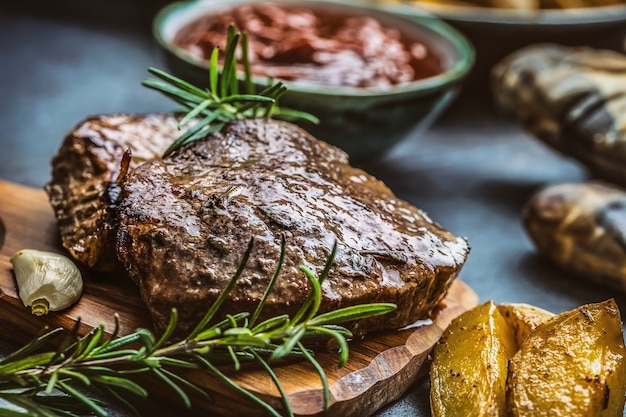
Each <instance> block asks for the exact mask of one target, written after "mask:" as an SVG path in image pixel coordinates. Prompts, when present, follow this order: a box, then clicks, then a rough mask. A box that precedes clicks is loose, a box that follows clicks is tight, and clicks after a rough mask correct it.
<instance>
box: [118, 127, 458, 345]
mask: <svg viewBox="0 0 626 417" xmlns="http://www.w3.org/2000/svg"><path fill="white" fill-rule="evenodd" d="M122 186H123V191H122V199H121V202H120V204H119V205H118V207H117V211H116V221H117V222H118V229H117V253H118V256H119V259H120V260H121V261H122V262H123V264H124V266H125V267H126V269H127V271H128V272H129V275H130V276H131V278H132V279H133V280H134V281H136V283H137V284H138V285H139V287H140V291H141V295H142V298H143V300H144V302H145V303H146V305H147V306H148V309H149V310H150V312H151V314H152V317H153V319H154V321H155V325H156V327H157V330H163V329H164V328H165V326H166V324H167V320H168V316H169V312H170V309H171V308H172V307H176V308H177V309H178V311H179V317H180V321H179V329H178V330H179V331H180V332H181V334H184V333H186V332H187V331H189V330H190V329H191V328H192V327H193V326H194V325H195V324H196V323H197V322H198V320H199V319H200V318H201V317H202V316H203V314H204V313H205V312H206V311H207V309H208V307H209V305H210V304H211V303H212V302H213V301H215V299H216V298H217V296H218V294H219V293H220V291H222V290H223V289H224V287H225V285H226V284H227V282H228V281H229V280H230V279H231V277H232V275H233V273H234V272H235V270H236V269H237V266H238V264H239V262H240V260H241V257H242V255H243V253H244V251H245V248H246V246H247V244H248V241H249V239H250V238H251V237H254V238H255V244H254V249H253V251H252V255H251V257H250V261H249V262H248V265H247V268H246V269H245V271H244V273H243V275H242V276H241V278H240V279H239V281H238V283H237V285H236V287H235V289H234V290H233V292H232V293H231V294H230V297H229V298H228V301H227V302H226V304H225V306H224V309H223V312H224V313H235V312H239V311H252V309H253V308H254V307H255V306H256V304H257V303H258V301H259V300H260V298H261V296H262V294H263V292H264V290H265V288H266V287H267V285H268V283H269V280H270V278H271V276H272V274H273V273H274V270H275V268H276V265H277V261H278V259H279V253H280V245H281V236H283V235H284V236H285V238H286V242H287V253H286V257H285V262H284V266H283V269H282V272H281V275H280V277H279V278H278V280H277V283H276V286H275V288H274V290H273V292H272V294H271V296H270V297H269V299H268V302H267V304H266V308H265V310H264V312H263V313H264V315H266V316H268V315H277V314H284V313H289V314H291V313H294V312H295V311H296V310H297V309H298V307H299V306H300V305H301V304H302V302H303V301H304V300H305V298H306V296H307V294H308V293H309V289H310V287H309V283H308V281H307V279H306V277H305V276H304V274H303V273H302V272H301V271H299V270H298V266H299V265H305V266H307V267H308V268H310V269H311V270H313V271H314V272H316V273H318V274H319V273H320V272H321V271H322V269H323V267H324V264H325V262H326V259H327V257H328V256H329V254H330V250H331V248H332V246H333V244H334V242H335V241H336V242H337V243H338V251H337V256H336V258H335V262H334V264H333V267H332V269H331V271H330V274H329V276H328V278H327V279H326V280H325V281H324V283H323V285H322V290H323V302H322V308H321V311H329V310H333V309H336V308H340V307H346V306H349V305H355V304H361V303H369V302H391V303H396V304H397V306H398V309H397V310H396V311H395V312H394V313H391V314H389V315H386V316H384V317H380V318H372V319H368V320H365V321H362V322H360V323H357V324H356V326H355V327H353V329H352V330H354V331H355V332H356V333H358V334H360V333H363V332H366V331H373V330H379V329H390V328H398V327H401V326H404V325H407V324H410V323H412V322H414V321H416V320H418V319H423V318H426V317H428V316H429V315H430V314H431V312H432V311H433V309H435V308H436V306H437V304H438V303H439V301H440V300H441V299H442V297H443V296H444V295H445V293H446V291H447V289H448V288H449V286H450V284H451V282H452V280H453V279H454V278H455V277H456V276H457V274H458V273H459V271H460V269H461V267H462V265H463V263H464V262H465V259H466V256H467V254H468V251H469V247H468V244H467V242H466V241H465V240H464V239H461V238H458V237H455V236H454V235H453V234H451V233H450V232H448V231H446V230H444V229H443V228H441V227H440V226H439V225H438V224H436V223H434V222H433V221H431V220H430V219H429V218H428V216H427V215H426V214H425V213H423V212H422V211H420V210H418V209H417V208H415V207H413V206H412V205H410V204H408V203H406V202H404V201H402V200H399V199H398V198H396V197H395V196H394V194H393V193H392V192H391V191H390V190H389V188H387V187H386V186H385V185H384V184H383V183H382V182H380V181H378V180H376V179H375V178H373V177H372V176H370V175H368V174H367V173H365V172H363V171H362V170H359V169H356V168H353V167H351V166H350V165H349V164H348V158H347V155H346V154H345V153H344V152H342V151H340V150H339V149H336V148H334V147H332V146H330V145H327V144H326V143H324V142H321V141H319V140H317V139H315V138H313V137H312V136H310V135H309V134H308V133H306V132H305V131H303V130H302V129H300V128H298V127H296V126H294V125H292V124H289V123H285V122H279V121H276V120H269V119H255V120H242V121H237V122H232V123H230V124H228V125H227V126H226V127H225V128H224V129H223V130H222V131H221V132H219V133H214V134H211V135H210V136H209V137H208V138H207V139H206V140H202V141H199V142H195V143H192V144H190V145H188V146H186V147H184V148H182V149H181V150H179V151H177V152H176V153H175V154H173V155H172V156H170V157H168V158H165V159H159V160H154V161H150V162H146V163H144V164H142V165H140V166H137V167H136V168H135V169H133V170H131V171H130V172H129V174H128V175H127V176H126V178H125V179H124V181H123V185H122Z"/></svg>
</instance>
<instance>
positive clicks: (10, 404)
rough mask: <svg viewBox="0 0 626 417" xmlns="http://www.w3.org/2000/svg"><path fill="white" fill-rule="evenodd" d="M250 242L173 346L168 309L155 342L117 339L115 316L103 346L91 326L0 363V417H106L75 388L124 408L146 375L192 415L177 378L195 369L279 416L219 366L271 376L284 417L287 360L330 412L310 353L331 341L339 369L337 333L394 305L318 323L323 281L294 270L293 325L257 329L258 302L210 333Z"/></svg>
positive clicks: (145, 336) (337, 313) (345, 333)
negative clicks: (303, 369) (303, 283)
mask: <svg viewBox="0 0 626 417" xmlns="http://www.w3.org/2000/svg"><path fill="white" fill-rule="evenodd" d="M252 247H253V240H252V239H251V240H250V244H249V245H248V248H247V250H246V252H245V254H244V256H243V259H242V260H241V262H240V265H239V267H238V269H237V271H236V272H235V273H234V275H233V276H232V278H231V280H230V283H229V285H228V286H227V287H226V288H225V289H224V291H223V292H222V293H221V295H220V296H219V297H218V299H217V300H216V301H215V303H214V304H213V305H212V306H211V307H210V308H209V309H208V311H207V313H206V315H205V316H204V318H203V319H202V320H201V321H200V322H199V323H198V325H197V326H196V328H194V330H192V331H191V332H190V333H189V335H188V336H187V337H186V338H184V339H182V340H177V341H172V340H170V336H171V335H172V333H173V331H174V329H175V327H176V323H177V319H178V314H177V310H176V309H173V310H172V312H171V315H170V320H169V323H168V326H167V328H166V330H165V331H164V333H163V334H162V335H161V337H159V338H158V339H157V338H156V337H155V335H154V334H153V333H152V332H150V331H148V330H146V329H138V330H137V331H135V332H133V333H131V334H128V335H124V336H120V335H118V331H119V325H118V318H117V316H116V328H115V329H114V331H113V335H112V336H111V337H107V336H106V333H105V329H104V326H102V325H100V326H98V327H96V328H94V329H93V330H91V331H90V332H89V333H88V334H86V335H84V336H82V337H78V335H77V329H78V325H77V326H76V327H75V328H74V330H73V331H72V332H70V334H69V335H66V336H65V338H64V339H63V341H62V343H60V344H59V347H58V348H57V349H56V350H45V348H46V347H47V346H50V342H51V341H52V339H54V338H56V337H57V336H58V335H59V334H60V333H62V332H63V330H62V329H55V330H52V331H50V332H47V333H45V334H42V335H40V336H38V337H36V338H34V339H33V340H32V341H31V342H30V343H28V344H26V345H25V346H23V347H22V348H20V349H19V350H17V351H15V352H14V353H12V354H10V355H9V356H7V357H5V358H4V359H2V360H0V415H7V416H24V415H29V416H33V415H34V416H70V415H77V414H81V413H85V412H89V413H92V414H95V415H98V416H106V415H108V413H107V410H106V404H104V403H102V402H100V401H98V400H95V399H94V398H92V397H91V396H90V395H87V394H84V391H83V390H82V389H81V388H86V389H87V390H99V391H102V392H105V393H108V394H110V395H112V396H114V397H115V398H118V399H119V400H120V401H122V402H123V403H124V404H126V405H128V406H129V407H133V402H134V400H135V399H141V398H147V397H148V395H149V391H148V389H147V388H146V387H144V386H143V385H141V383H140V382H139V381H138V380H137V378H136V376H137V375H140V374H148V375H152V376H153V377H155V378H157V379H160V380H161V381H163V382H164V383H165V384H166V385H167V386H169V387H170V388H171V389H172V391H173V392H174V393H176V394H177V395H178V396H179V397H180V398H181V399H182V401H183V403H184V404H185V406H186V407H188V408H190V407H191V406H192V402H191V399H190V397H189V392H190V391H193V392H197V393H200V394H201V395H203V396H204V397H205V398H206V399H207V400H211V399H210V394H209V393H207V392H205V391H204V390H202V388H200V387H198V386H196V385H194V384H193V383H192V382H190V381H188V380H187V379H185V377H184V376H183V375H184V374H182V375H181V373H179V371H181V370H187V369H204V370H206V371H207V372H212V373H213V374H214V375H216V376H217V377H218V378H219V379H221V380H222V381H223V382H224V383H225V384H227V385H229V386H231V387H233V388H235V389H236V390H237V391H239V392H240V393H241V394H242V395H244V396H246V397H247V398H249V399H251V400H252V401H254V402H255V403H256V404H257V405H258V406H260V407H261V408H263V409H264V410H266V411H267V413H268V414H269V415H273V416H277V417H278V416H280V415H281V414H280V412H279V411H278V410H276V409H274V408H273V407H272V406H271V405H270V404H268V403H267V402H265V401H264V400H262V399H261V398H259V397H258V396H256V395H255V394H254V393H253V392H250V391H248V390H246V389H245V388H243V387H240V386H238V385H237V384H236V383H235V382H234V381H233V380H232V379H230V378H229V377H228V376H227V375H226V373H225V372H224V371H223V369H220V365H228V364H230V365H231V366H233V367H234V369H235V370H239V369H240V368H242V367H243V366H244V363H246V362H250V361H252V362H256V363H259V364H261V366H262V368H263V369H265V370H266V371H267V372H268V374H269V375H270V377H271V379H272V381H273V382H274V384H275V385H276V387H277V389H278V391H279V393H280V394H281V396H282V399H283V408H284V413H285V414H286V415H289V416H293V412H292V411H291V408H290V407H289V401H288V399H287V397H286V394H285V392H284V390H283V389H282V387H281V385H280V381H279V379H278V377H277V376H276V374H274V372H273V370H272V368H271V364H272V363H275V362H276V361H279V360H282V359H285V358H288V357H294V358H300V359H303V360H307V361H309V362H310V363H311V364H312V366H314V368H315V369H316V370H317V372H318V374H319V376H320V379H321V381H322V386H323V391H324V401H325V405H326V407H328V405H329V400H330V394H329V387H328V381H327V379H326V375H325V373H324V370H323V369H322V367H321V366H320V364H319V363H317V361H316V360H315V356H314V351H313V350H312V349H311V348H310V346H312V345H311V343H316V342H319V341H324V340H329V339H334V340H335V341H336V342H337V344H338V346H339V347H340V354H339V355H340V357H339V366H342V365H343V364H344V363H345V362H346V360H347V358H348V352H349V347H348V342H347V340H348V339H349V338H350V337H351V333H350V331H349V330H348V329H347V328H346V327H343V326H341V324H342V323H347V322H352V321H354V320H360V319H363V318H367V317H372V316H376V315H381V314H386V313H388V312H390V311H393V310H394V309H395V305H393V304H364V305H357V306H352V307H347V308H343V309H338V310H333V311H331V312H327V313H323V314H319V307H320V302H319V301H320V299H321V281H322V277H317V276H315V274H313V273H312V272H311V271H310V270H309V269H307V268H305V267H301V268H300V269H301V271H302V272H303V273H304V274H305V276H306V277H307V279H308V280H309V282H310V283H311V288H312V289H311V293H310V296H309V298H308V300H310V301H308V302H306V303H303V305H302V306H301V308H300V310H299V311H298V312H297V313H296V314H295V315H294V316H293V317H289V316H287V315H280V316H276V317H271V318H268V319H266V320H264V321H262V322H259V323H257V321H258V317H259V314H260V311H261V309H262V308H263V305H264V304H265V300H266V298H265V297H263V299H262V301H261V302H260V305H259V306H258V308H257V309H256V311H255V312H254V313H253V314H250V313H248V312H244V313H239V314H236V315H229V316H227V318H226V319H224V320H223V321H220V322H218V323H213V321H214V320H213V319H214V317H215V315H216V313H217V312H218V311H219V308H220V307H221V305H222V303H223V302H224V300H225V299H226V297H227V295H228V292H229V291H230V290H231V289H232V287H233V286H234V284H235V283H236V282H237V280H238V278H239V277H240V275H241V274H242V272H243V270H244V268H245V266H246V263H247V261H248V258H249V256H250V252H251V250H252ZM335 251H336V245H335V247H333V250H332V251H331V255H330V257H329V258H328V260H327V262H326V266H325V268H324V272H323V275H325V274H326V273H327V271H328V270H329V268H330V265H331V264H332V262H333V259H334V254H335ZM284 252H285V242H284V240H283V242H282V247H281V256H280V260H279V262H278V266H277V269H276V272H275V274H274V276H273V277H272V280H271V282H270V288H268V291H269V290H271V285H273V284H274V282H275V281H276V279H277V278H276V277H277V276H278V274H279V272H280V269H281V266H282V263H283V259H284Z"/></svg>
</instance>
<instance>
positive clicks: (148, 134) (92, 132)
mask: <svg viewBox="0 0 626 417" xmlns="http://www.w3.org/2000/svg"><path fill="white" fill-rule="evenodd" d="M177 123H178V122H177V119H176V118H175V117H174V116H172V115H168V114H162V115H148V116H132V115H123V114H119V115H105V116H96V117H92V118H89V119H87V120H85V121H83V122H81V123H79V124H78V125H77V126H76V127H75V128H74V129H73V130H72V131H71V132H70V133H69V134H68V135H67V136H66V137H65V140H64V141H63V143H62V145H61V148H60V149H59V152H58V153H57V155H56V156H55V157H54V158H53V160H52V179H51V181H50V182H49V183H48V184H46V186H45V190H46V192H47V193H48V195H49V198H50V203H51V204H52V207H53V209H54V212H55V215H56V217H57V219H58V224H59V230H60V233H61V239H62V241H63V245H64V246H65V248H66V249H67V250H68V251H69V252H70V254H71V255H72V256H73V257H74V259H76V260H77V261H79V262H81V263H83V264H85V265H87V266H89V267H91V268H93V269H96V270H103V271H110V270H114V269H116V267H117V266H119V262H118V261H117V258H116V256H115V249H114V240H113V237H114V236H113V235H114V234H113V233H112V230H113V229H114V228H115V226H114V225H115V221H114V219H113V218H112V211H111V203H110V201H109V198H108V196H107V188H108V186H109V184H110V183H111V182H112V181H114V180H115V179H116V177H117V175H118V172H119V170H120V162H121V160H122V155H123V153H124V151H125V150H126V149H131V151H132V159H131V161H130V167H131V168H133V167H136V166H137V165H139V164H141V163H143V162H145V161H148V160H152V159H155V158H157V157H160V156H161V154H163V152H164V151H165V149H166V148H167V146H169V144H171V143H172V141H173V139H174V138H175V137H176V135H177Z"/></svg>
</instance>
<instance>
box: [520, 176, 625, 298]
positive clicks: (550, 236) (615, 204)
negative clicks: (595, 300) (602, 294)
mask: <svg viewBox="0 0 626 417" xmlns="http://www.w3.org/2000/svg"><path fill="white" fill-rule="evenodd" d="M522 220H523V224H524V227H525V229H526V231H527V233H528V236H529V237H530V238H531V240H532V241H533V243H534V244H535V246H536V247H537V249H538V251H539V253H541V254H543V255H545V256H546V257H547V258H549V259H551V260H552V261H553V262H555V263H556V264H558V265H560V266H562V267H564V268H566V269H568V270H570V271H574V272H576V273H577V274H579V275H580V276H581V277H584V278H587V279H589V280H593V281H595V282H597V283H600V284H602V285H607V286H612V287H614V288H617V289H619V290H622V291H626V191H624V190H623V189H621V188H618V187H616V186H613V185H611V184H606V183H600V182H583V183H564V184H555V185H550V186H547V187H545V188H544V189H542V190H541V191H539V192H538V193H536V194H535V195H534V196H533V197H532V198H531V199H530V200H529V201H528V202H527V203H526V205H525V206H524V210H523V212H522Z"/></svg>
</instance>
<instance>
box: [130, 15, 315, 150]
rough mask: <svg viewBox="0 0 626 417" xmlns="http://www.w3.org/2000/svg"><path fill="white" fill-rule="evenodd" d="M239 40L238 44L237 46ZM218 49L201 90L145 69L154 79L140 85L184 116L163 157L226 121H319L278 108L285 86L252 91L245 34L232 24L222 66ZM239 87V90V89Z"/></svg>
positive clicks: (151, 69)
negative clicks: (239, 69)
mask: <svg viewBox="0 0 626 417" xmlns="http://www.w3.org/2000/svg"><path fill="white" fill-rule="evenodd" d="M240 42H241V45H240ZM237 46H240V48H241V56H242V63H241V64H242V67H243V76H244V80H243V85H242V86H241V87H240V85H239V79H238V78H237V58H236V55H237V54H236V49H237ZM218 56H219V48H218V47H215V48H214V49H213V52H212V54H211V58H210V60H209V74H208V75H209V76H208V84H209V86H208V88H207V89H206V90H203V89H201V88H198V87H196V86H194V85H192V84H190V83H188V82H187V81H184V80H181V79H180V78H178V77H175V76H173V75H170V74H168V73H166V72H164V71H162V70H159V69H156V68H149V69H148V71H149V72H150V73H151V74H152V75H154V76H155V77H157V79H152V78H149V79H146V80H144V81H143V82H142V84H143V85H144V86H146V87H148V88H151V89H154V90H156V91H159V92H161V93H163V94H165V95H166V96H167V97H169V98H171V99H172V100H174V101H175V102H177V103H178V104H180V105H181V106H182V110H181V111H182V112H184V113H185V116H184V117H183V118H182V119H181V120H180V122H179V125H178V128H179V129H182V128H184V127H185V126H188V125H189V124H190V122H192V121H194V122H195V124H193V125H192V126H190V127H188V129H187V130H186V131H184V132H183V133H182V134H181V135H180V136H179V137H178V138H177V139H176V141H174V142H173V143H172V145H170V146H169V147H168V148H167V150H166V151H165V153H164V154H163V156H164V157H166V156H168V155H170V154H171V153H172V152H174V151H176V150H177V149H179V148H181V147H182V146H184V145H186V144H188V143H191V142H193V141H196V140H199V139H202V138H204V137H205V136H206V135H207V134H209V133H211V132H215V131H219V130H221V129H222V127H223V126H224V125H225V124H226V123H228V122H229V121H232V120H236V119H248V118H256V117H274V118H277V119H282V120H289V121H297V120H306V121H309V122H311V123H315V124H317V123H319V120H318V119H317V118H316V117H315V116H312V115H310V114H308V113H305V112H301V111H297V110H293V109H287V108H279V107H278V106H277V102H278V99H279V98H280V96H282V95H283V94H284V93H285V91H286V89H287V88H286V87H285V85H284V84H283V83H282V82H280V81H278V82H273V81H272V80H270V79H268V82H269V85H268V86H267V87H266V88H264V89H263V90H262V91H260V92H259V93H258V94H257V93H256V87H255V84H254V82H253V81H252V72H251V70H250V62H249V60H248V35H247V33H246V32H237V31H236V29H235V27H234V25H230V26H229V28H228V36H227V43H226V48H225V52H224V60H223V64H222V69H221V70H220V68H219V63H218ZM240 88H243V90H244V91H243V92H240Z"/></svg>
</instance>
